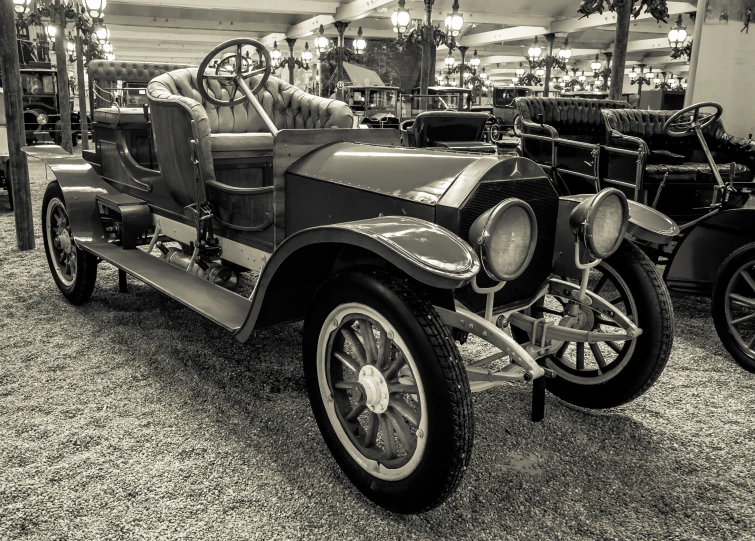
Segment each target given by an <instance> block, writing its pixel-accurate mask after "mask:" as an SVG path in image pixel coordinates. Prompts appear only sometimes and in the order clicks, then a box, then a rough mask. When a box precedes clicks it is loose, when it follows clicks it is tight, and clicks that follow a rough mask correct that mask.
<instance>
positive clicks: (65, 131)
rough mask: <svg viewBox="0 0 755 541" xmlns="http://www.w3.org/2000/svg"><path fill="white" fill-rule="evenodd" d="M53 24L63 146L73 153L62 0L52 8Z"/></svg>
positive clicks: (64, 19)
mask: <svg viewBox="0 0 755 541" xmlns="http://www.w3.org/2000/svg"><path fill="white" fill-rule="evenodd" d="M51 15H52V24H53V25H55V27H56V29H57V31H56V32H55V65H56V67H57V70H58V100H59V103H58V108H59V109H60V135H61V146H62V147H63V148H64V149H65V151H66V152H68V153H69V154H73V142H72V138H71V90H70V86H69V82H68V64H67V58H66V55H67V51H66V35H65V33H66V15H65V7H63V5H62V4H61V2H60V0H55V4H54V5H53V6H52V10H51Z"/></svg>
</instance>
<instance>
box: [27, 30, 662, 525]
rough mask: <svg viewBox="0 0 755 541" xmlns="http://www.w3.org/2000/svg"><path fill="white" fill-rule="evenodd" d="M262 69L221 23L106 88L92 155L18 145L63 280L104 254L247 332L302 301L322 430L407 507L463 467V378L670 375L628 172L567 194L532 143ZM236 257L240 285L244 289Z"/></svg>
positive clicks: (579, 397)
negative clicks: (44, 171)
mask: <svg viewBox="0 0 755 541" xmlns="http://www.w3.org/2000/svg"><path fill="white" fill-rule="evenodd" d="M245 49H246V50H252V51H254V54H255V55H257V56H258V57H259V59H260V60H259V62H255V63H254V64H253V65H251V66H249V67H248V71H244V70H243V68H238V69H237V71H236V73H233V74H229V73H217V72H214V71H207V70H206V68H207V66H208V65H209V64H210V62H211V61H213V60H214V59H216V58H218V57H221V58H224V57H226V56H228V55H235V56H237V57H241V56H242V54H243V51H244V50H245ZM237 65H238V66H242V63H237ZM270 73H271V62H270V56H269V53H268V51H267V49H265V47H264V46H263V45H262V44H260V43H259V42H257V41H255V40H253V39H245V38H237V39H233V40H230V41H228V42H225V43H223V44H221V45H219V46H217V47H216V48H215V49H213V50H212V51H211V52H210V53H209V54H208V55H207V57H206V58H205V59H204V60H203V62H202V64H201V65H200V67H199V68H188V69H179V70H175V71H170V72H167V73H164V74H162V75H158V76H156V77H155V78H154V79H153V80H152V81H151V82H150V83H149V84H148V87H147V96H148V98H149V102H150V103H149V120H147V119H146V118H145V117H144V114H143V112H141V111H139V110H138V109H134V110H132V111H133V112H130V111H126V110H120V112H119V114H114V112H113V110H112V109H104V110H100V111H95V112H94V119H95V139H96V140H95V146H94V150H93V151H88V152H86V153H84V157H83V158H79V157H76V156H72V155H70V154H68V153H66V152H65V151H63V150H62V149H61V148H59V147H56V146H52V145H50V146H38V147H25V149H24V150H25V152H26V153H27V154H28V155H29V156H32V157H36V158H39V159H41V160H43V161H44V162H45V163H46V164H47V165H48V166H49V168H50V170H51V171H52V174H53V175H54V176H55V180H53V181H52V182H51V183H50V184H49V186H48V188H47V191H46V193H45V196H44V200H43V205H42V230H43V240H44V246H45V251H46V254H47V260H48V264H49V267H50V271H51V275H52V277H53V280H54V281H55V283H56V284H57V287H58V288H59V289H60V291H61V292H62V294H63V295H64V296H65V297H66V298H67V299H68V300H69V301H70V302H72V303H76V304H78V303H82V302H84V301H86V300H87V299H88V298H89V297H90V296H91V295H92V293H93V289H94V284H95V281H96V278H97V268H98V264H101V263H109V264H111V265H114V266H115V267H117V268H118V270H119V284H120V287H121V289H122V290H124V291H125V290H127V276H128V275H131V276H133V277H135V278H137V279H138V280H141V281H142V282H144V283H146V284H148V285H149V286H151V287H153V288H155V289H157V290H158V291H160V292H162V293H164V294H166V295H168V296H169V297H171V298H172V299H174V300H176V301H178V302H180V303H183V304H184V305H186V306H187V307H189V308H191V309H193V310H195V311H196V312H198V313H199V314H202V315H203V316H205V317H207V318H208V319H210V320H211V321H213V322H215V323H216V324H218V325H220V326H222V327H223V328H225V329H227V330H228V331H229V332H231V333H232V334H233V336H234V337H235V338H236V339H237V340H238V341H240V342H246V341H247V340H248V339H250V338H251V337H252V331H253V330H254V329H255V328H259V327H264V326H270V325H276V324H280V323H284V322H291V321H298V320H303V321H304V331H303V334H304V336H303V354H302V357H303V365H304V375H305V381H306V386H307V390H308V394H309V399H310V402H311V406H312V410H313V413H314V417H315V419H316V421H317V424H318V426H319V428H320V431H321V433H322V436H323V438H324V440H325V443H326V444H327V446H328V447H329V449H330V451H331V453H332V454H333V456H334V458H335V460H336V461H337V463H338V464H339V466H340V467H341V468H342V469H343V471H344V472H345V474H346V475H347V476H348V478H349V479H350V480H351V481H352V482H353V483H354V484H355V486H356V487H358V489H359V490H360V491H361V492H363V493H364V494H365V495H366V496H367V497H369V498H370V499H371V500H373V501H374V502H376V503H377V504H379V505H381V506H383V507H385V508H387V509H390V510H392V511H396V512H402V513H414V512H421V511H425V510H428V509H431V508H433V507H435V506H437V505H439V504H440V503H442V502H443V501H444V500H445V499H446V498H448V497H449V496H450V495H451V494H452V493H453V492H454V490H455V489H456V487H457V486H458V484H459V482H460V480H461V478H462V476H463V473H464V471H465V469H466V468H467V467H468V465H469V461H470V457H471V450H472V441H473V425H474V418H473V411H472V407H473V403H472V400H471V394H470V393H471V392H476V391H482V390H486V389H490V388H493V387H498V386H501V385H507V384H509V383H512V382H519V383H523V384H529V385H532V419H533V420H535V421H537V420H540V419H542V417H543V413H544V404H545V389H546V385H547V388H548V389H549V390H550V392H551V393H553V394H554V395H556V396H558V397H560V398H561V399H562V400H564V401H567V402H570V403H572V404H576V405H579V406H583V407H589V408H608V407H613V406H618V405H620V404H623V403H626V402H629V401H631V400H633V399H635V398H636V397H638V396H639V395H641V394H642V393H644V392H645V391H646V390H647V389H648V388H649V387H650V386H651V385H652V384H653V383H654V381H655V380H656V379H657V378H658V377H659V375H660V373H661V372H662V370H663V368H664V366H665V364H666V361H667V359H668V356H669V352H670V348H671V343H672V333H673V315H672V312H671V304H670V302H669V296H668V292H667V290H666V288H665V286H664V285H663V283H662V282H660V281H659V280H658V279H657V278H656V274H655V272H654V270H653V266H652V264H651V263H650V261H649V260H648V258H647V257H646V256H645V255H644V254H643V253H642V252H641V251H640V250H638V249H637V248H635V247H634V246H633V245H632V244H630V243H628V242H626V241H625V240H624V235H625V232H626V231H634V232H636V233H639V232H640V230H642V229H643V226H642V224H641V223H639V222H637V220H636V218H632V220H634V221H632V220H630V219H629V214H630V212H631V213H632V214H635V213H636V212H637V210H636V209H635V208H634V207H632V206H631V204H630V203H628V202H627V199H626V197H625V196H624V195H623V194H622V193H621V192H620V191H619V190H616V189H607V190H603V191H601V192H600V193H599V194H596V195H593V196H583V197H568V198H559V197H558V195H557V193H556V192H555V190H554V188H553V186H552V185H551V182H550V181H549V179H548V177H547V176H546V175H545V173H544V172H543V170H542V169H541V168H540V167H538V166H537V165H536V164H535V163H534V162H532V161H531V160H527V159H525V158H519V157H514V158H511V159H506V160H503V159H498V158H497V157H495V156H480V155H476V154H472V153H466V152H455V151H451V150H448V151H428V150H426V149H422V148H401V147H400V146H398V139H399V133H398V131H396V130H371V129H370V130H363V129H352V128H351V127H352V126H353V112H352V111H351V109H349V107H348V106H347V105H346V104H345V103H343V102H336V101H333V100H329V99H326V98H320V97H317V96H312V95H309V94H307V93H305V92H303V91H301V90H299V89H296V88H294V87H292V86H291V85H289V84H287V83H285V82H283V81H280V80H276V79H274V78H271V77H270ZM283 95H285V96H286V97H287V99H285V100H284V99H282V96H283ZM239 120H242V121H243V124H242V125H243V127H244V131H239V130H238V129H237V127H238V121H239ZM147 122H149V124H147ZM147 125H148V126H149V129H151V131H152V133H153V136H154V144H155V149H156V152H157V162H158V167H159V169H150V168H147V167H144V166H142V165H140V164H138V163H137V162H136V161H135V160H134V159H133V158H132V155H131V153H130V149H129V141H131V138H130V137H129V135H128V132H129V131H130V130H133V129H137V130H139V129H144V127H145V126H147ZM630 209H631V211H630ZM615 269H623V272H622V273H621V274H618V273H617V272H616V270H615ZM246 270H251V271H254V273H256V283H255V285H254V289H253V291H252V293H251V295H250V296H248V297H247V296H245V295H240V294H237V293H235V292H234V290H235V288H236V285H237V283H238V280H239V275H238V273H239V272H242V274H244V276H245V279H246V278H247V277H248V278H249V279H252V275H251V274H246V273H245V272H244V271H246ZM554 273H555V274H554ZM556 275H558V276H560V278H557V277H556ZM607 298H609V299H611V301H612V302H609V301H608V300H606V299H607ZM533 307H534V309H533ZM509 329H512V330H513V331H514V333H515V334H516V336H517V339H514V338H512V336H511V334H509V332H510V331H509ZM198 332H201V329H199V330H198ZM469 335H474V336H475V337H476V338H477V339H479V340H481V341H482V342H481V343H483V344H485V345H486V347H488V348H489V349H490V352H491V353H490V354H489V355H488V356H485V357H483V358H475V359H467V360H466V362H465V360H464V359H462V357H461V354H460V353H459V349H458V347H457V344H456V341H455V340H458V341H464V340H465V339H466V338H467V337H468V336H469Z"/></svg>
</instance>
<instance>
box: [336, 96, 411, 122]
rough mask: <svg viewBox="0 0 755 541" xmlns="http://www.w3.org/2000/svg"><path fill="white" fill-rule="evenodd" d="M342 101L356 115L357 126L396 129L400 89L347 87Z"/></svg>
mask: <svg viewBox="0 0 755 541" xmlns="http://www.w3.org/2000/svg"><path fill="white" fill-rule="evenodd" d="M343 91H344V100H343V101H345V102H346V103H347V104H348V105H349V107H351V110H352V111H354V112H355V113H356V114H357V117H358V119H357V122H358V124H366V125H368V126H370V127H371V128H398V124H399V95H400V89H399V88H398V87H395V86H347V87H345V88H344V89H343Z"/></svg>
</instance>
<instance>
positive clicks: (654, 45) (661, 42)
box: [627, 38, 669, 53]
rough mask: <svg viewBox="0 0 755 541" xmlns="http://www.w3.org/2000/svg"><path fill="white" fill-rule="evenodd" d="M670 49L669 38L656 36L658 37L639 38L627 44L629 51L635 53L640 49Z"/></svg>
mask: <svg viewBox="0 0 755 541" xmlns="http://www.w3.org/2000/svg"><path fill="white" fill-rule="evenodd" d="M654 49H655V50H664V49H665V50H666V51H668V50H669V44H668V38H656V39H638V40H637V41H630V42H629V43H628V44H627V52H628V53H635V52H639V51H652V50H654Z"/></svg>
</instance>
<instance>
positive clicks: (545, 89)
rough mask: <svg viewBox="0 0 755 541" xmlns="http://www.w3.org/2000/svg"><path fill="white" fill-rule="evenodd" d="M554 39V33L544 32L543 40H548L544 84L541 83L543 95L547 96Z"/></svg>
mask: <svg viewBox="0 0 755 541" xmlns="http://www.w3.org/2000/svg"><path fill="white" fill-rule="evenodd" d="M555 40H556V34H553V33H551V34H545V41H547V42H548V56H546V57H545V84H544V85H543V97H544V98H547V97H548V94H549V91H548V88H549V87H550V84H551V67H552V65H553V42H554V41H555Z"/></svg>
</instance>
